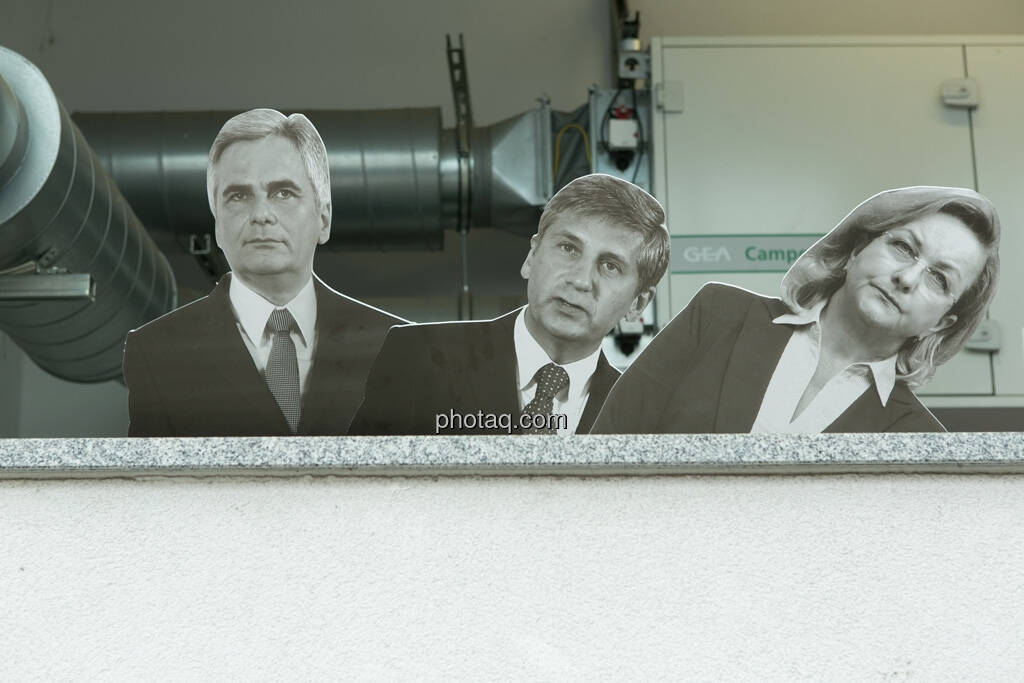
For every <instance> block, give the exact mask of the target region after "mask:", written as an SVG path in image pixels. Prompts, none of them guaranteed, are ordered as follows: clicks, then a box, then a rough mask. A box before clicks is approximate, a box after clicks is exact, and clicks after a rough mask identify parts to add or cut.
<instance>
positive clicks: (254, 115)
mask: <svg viewBox="0 0 1024 683" xmlns="http://www.w3.org/2000/svg"><path fill="white" fill-rule="evenodd" d="M270 135H280V136H281V137H283V138H286V139H288V140H291V141H292V143H294V145H295V148H296V149H297V150H298V152H299V157H301V159H302V165H303V166H305V167H306V173H307V174H308V175H309V180H310V182H311V183H312V184H313V196H314V198H315V199H316V203H317V208H318V209H323V208H325V207H329V206H330V205H331V171H330V165H329V164H328V161H327V148H326V147H325V146H324V141H323V140H322V139H320V134H319V133H318V132H317V131H316V128H315V127H314V126H313V124H312V123H311V122H310V120H309V119H307V118H306V117H305V116H303V115H302V114H292V115H291V116H285V115H284V114H282V113H281V112H279V111H277V110H276V109H250V110H249V111H247V112H244V113H242V114H238V115H237V116H234V117H232V118H230V119H228V121H227V123H225V124H224V126H223V127H222V128H221V129H220V132H219V133H217V137H216V138H215V139H214V141H213V145H212V146H211V147H210V156H209V160H208V162H207V164H206V197H207V199H208V200H209V202H210V211H212V212H213V214H214V215H217V211H216V198H215V197H214V192H215V188H214V178H213V167H214V165H215V164H216V163H217V162H218V161H219V160H220V157H221V155H223V154H224V150H225V149H227V148H228V147H229V146H230V145H232V144H234V143H236V142H241V141H242V140H262V139H263V138H265V137H268V136H270Z"/></svg>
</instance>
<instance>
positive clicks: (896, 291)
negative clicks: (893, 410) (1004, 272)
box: [833, 213, 986, 344]
mask: <svg viewBox="0 0 1024 683" xmlns="http://www.w3.org/2000/svg"><path fill="white" fill-rule="evenodd" d="M985 258H986V257H985V251H984V248H983V247H982V246H981V243H980V242H979V241H978V238H977V237H976V236H975V235H974V233H972V232H971V231H970V229H969V228H968V227H967V226H966V225H964V223H963V221H961V220H960V219H959V218H956V217H955V216H950V215H948V214H944V213H935V214H931V215H928V216H924V217H923V218H918V219H917V220H914V221H911V222H909V223H906V224H904V225H902V226H900V227H897V228H892V229H890V230H889V231H887V232H885V233H883V234H881V235H879V236H878V237H876V238H875V239H874V240H873V241H872V242H870V243H869V244H868V245H867V246H866V247H864V248H863V249H861V250H860V252H858V253H857V254H856V255H854V256H853V257H851V258H850V262H849V264H848V265H847V274H846V281H845V282H844V283H843V286H842V287H840V288H839V290H838V291H837V292H836V294H835V295H833V296H834V297H835V296H840V297H845V298H846V301H845V303H847V304H850V305H851V306H850V307H848V308H847V310H852V311H854V312H855V313H856V315H858V316H859V317H860V319H861V322H862V323H864V324H865V325H867V326H868V327H871V328H875V329H877V330H878V331H879V332H880V333H883V334H885V336H887V337H888V338H889V339H891V340H892V341H896V342H899V343H901V344H902V342H903V341H906V340H907V339H909V338H910V337H915V336H920V335H925V334H929V333H931V332H935V331H938V330H941V329H944V328H946V327H949V326H950V325H952V324H953V323H954V322H956V316H955V315H952V314H950V313H949V309H950V308H951V307H952V306H953V304H954V303H955V302H956V301H957V300H958V299H959V298H960V296H961V295H963V293H964V292H965V291H966V290H967V289H968V288H969V287H970V286H971V285H972V284H973V283H974V281H975V280H976V279H977V277H978V275H979V274H980V273H981V269H982V268H983V267H984V265H985Z"/></svg>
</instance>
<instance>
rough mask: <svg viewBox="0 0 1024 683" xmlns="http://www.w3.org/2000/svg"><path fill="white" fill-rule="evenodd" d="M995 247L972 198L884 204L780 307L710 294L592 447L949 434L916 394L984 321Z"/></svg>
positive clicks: (809, 256) (940, 196) (667, 340)
mask: <svg viewBox="0 0 1024 683" xmlns="http://www.w3.org/2000/svg"><path fill="white" fill-rule="evenodd" d="M998 246H999V219H998V216H997V214H996V211H995V208H994V207H993V206H992V204H991V203H990V202H989V201H988V200H987V199H986V198H985V197H983V196H981V195H980V194H978V193H976V192H974V191H972V190H966V189H958V188H946V187H908V188H901V189H895V190H888V191H886V192H882V193H880V194H877V195H875V196H873V197H871V198H870V199H868V200H866V201H864V202H863V203H861V204H860V205H859V206H857V208H855V209H854V210H853V211H852V212H850V214H849V215H848V216H846V218H844V219H843V220H842V221H841V222H840V223H839V225H837V226H836V227H835V228H834V229H833V230H832V231H831V232H829V233H828V234H827V235H825V236H824V237H822V238H821V239H820V240H819V241H818V242H816V243H815V244H814V245H812V246H811V248H810V249H808V250H807V251H806V252H805V253H804V254H803V255H802V256H801V257H800V258H799V259H797V261H796V262H795V263H794V264H793V266H792V268H790V270H789V272H788V273H786V276H785V278H784V279H783V282H782V298H781V299H778V298H769V297H764V296H760V295H757V294H754V293H752V292H749V291H746V290H744V289H740V288H737V287H732V286H730V285H725V284H719V283H710V284H707V285H705V286H704V287H703V288H702V289H701V290H700V291H699V292H697V294H696V295H695V296H694V297H693V299H692V300H691V301H690V303H689V304H688V305H687V306H686V308H685V309H683V310H682V311H680V313H679V314H678V315H677V316H676V317H675V318H674V319H673V320H672V321H671V322H670V323H669V324H668V326H666V327H665V329H663V330H662V331H661V332H660V333H659V334H658V335H657V336H656V337H655V338H654V340H652V341H651V343H650V344H649V345H648V346H647V347H646V348H645V349H644V350H643V352H642V353H641V354H640V356H639V357H638V358H637V359H636V361H635V362H634V363H633V364H632V365H631V366H630V367H629V369H628V370H627V371H626V372H625V373H624V374H623V375H622V377H620V378H619V380H618V381H617V382H616V384H615V386H614V387H613V389H612V391H611V392H610V393H609V396H608V399H607V400H606V402H605V404H604V406H603V408H602V410H601V413H600V415H599V416H598V418H597V420H596V422H595V425H594V428H593V430H592V433H622V434H636V433H679V432H689V433H695V432H806V433H816V432H823V431H827V432H883V431H944V430H943V427H942V425H941V424H940V423H939V422H938V421H937V420H936V419H935V418H934V416H932V414H931V413H930V412H928V410H927V409H926V408H925V407H924V406H923V405H921V403H920V402H919V401H918V400H917V398H916V397H915V396H914V394H913V393H912V392H911V389H912V388H915V387H918V386H920V385H922V384H924V383H925V382H927V381H928V379H929V378H931V376H932V374H933V373H934V372H935V368H936V367H937V366H939V365H941V364H942V363H944V362H946V361H947V360H949V359H950V358H952V357H953V356H954V355H955V354H956V353H957V352H958V351H959V350H960V349H961V348H963V346H964V344H965V343H966V341H967V339H968V338H969V337H970V336H971V333H972V332H973V331H974V329H975V327H977V325H978V323H979V322H980V321H981V319H982V318H983V317H984V315H985V311H986V310H987V308H988V305H989V302H990V301H991V299H992V295H993V294H994V292H995V285H996V279H997V276H998V271H999V255H998Z"/></svg>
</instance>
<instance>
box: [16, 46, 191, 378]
mask: <svg viewBox="0 0 1024 683" xmlns="http://www.w3.org/2000/svg"><path fill="white" fill-rule="evenodd" d="M0 80H2V81H3V82H4V83H5V85H4V87H2V88H0V91H2V92H3V93H4V95H3V98H2V99H3V101H4V102H6V104H5V105H3V107H0V114H2V115H3V116H4V118H3V120H0V131H2V132H0V141H4V142H0V155H3V156H2V158H0V272H4V271H8V273H11V272H22V271H26V270H28V271H50V270H56V271H66V272H69V273H89V274H91V275H92V278H93V281H94V283H95V296H94V298H93V299H92V300H88V299H86V300H76V301H33V302H25V301H22V302H12V301H0V329H2V330H3V331H4V332H6V333H7V334H8V335H9V336H10V337H11V338H12V339H13V340H14V341H15V342H16V343H17V344H18V345H19V346H20V347H21V348H22V349H24V350H25V352H26V353H27V354H28V355H29V357H31V358H32V360H34V361H35V362H36V363H37V364H38V365H39V366H40V367H42V368H43V369H45V370H47V371H48V372H50V373H52V374H54V375H56V376H58V377H62V378H65V379H69V380H73V381H77V382H98V381H104V380H110V379H115V378H119V377H120V376H121V361H122V355H123V347H124V338H125V335H126V334H127V332H128V330H130V329H132V328H134V327H138V326H139V325H141V324H143V323H145V322H147V321H149V320H153V319H154V318H157V317H159V316H160V315H162V314H164V313H166V312H168V311H170V310H173V309H174V307H175V305H176V289H175V281H174V275H173V273H172V272H171V269H170V267H169V265H168V263H167V260H166V259H165V258H164V256H163V254H162V253H160V251H159V249H157V247H156V245H155V244H154V243H153V241H152V239H151V238H150V237H149V235H148V234H147V233H146V230H145V228H143V226H142V224H141V223H140V222H139V220H138V219H137V218H136V217H135V214H134V213H133V212H132V210H131V208H130V207H129V206H128V203H127V202H126V201H125V200H124V198H123V197H122V196H121V194H120V193H119V192H118V190H117V187H116V186H115V185H114V183H113V182H112V181H111V180H110V178H109V177H108V175H107V174H106V172H105V171H104V169H103V167H102V165H101V164H100V163H99V161H98V160H97V159H96V157H95V156H94V155H93V153H92V151H91V150H90V149H89V146H88V144H87V143H86V142H85V139H84V138H83V137H82V134H81V132H80V131H79V130H78V128H77V126H75V124H74V123H72V121H71V119H70V118H69V117H68V114H67V112H66V111H65V110H64V107H63V106H62V105H61V104H60V102H59V101H58V99H57V97H56V95H55V94H54V93H53V90H52V89H51V88H50V85H49V83H47V81H46V79H45V77H44V76H43V74H42V73H41V72H40V71H39V69H37V68H36V67H35V66H34V65H33V64H32V63H31V62H29V61H28V60H26V59H24V58H23V57H21V56H20V55H18V54H17V53H15V52H12V51H10V50H7V49H5V48H3V47H0ZM12 110H13V111H15V112H21V113H18V114H17V115H12V114H11V113H10V112H11V111H12ZM22 114H23V115H22ZM8 141H13V143H11V142H8ZM19 141H22V142H19ZM14 277H17V278H22V277H24V278H46V277H48V276H47V275H35V274H26V275H10V274H8V276H7V278H8V282H10V281H11V280H10V278H14ZM19 282H24V281H19ZM0 294H2V291H0Z"/></svg>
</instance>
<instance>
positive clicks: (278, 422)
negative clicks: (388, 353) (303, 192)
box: [124, 275, 406, 436]
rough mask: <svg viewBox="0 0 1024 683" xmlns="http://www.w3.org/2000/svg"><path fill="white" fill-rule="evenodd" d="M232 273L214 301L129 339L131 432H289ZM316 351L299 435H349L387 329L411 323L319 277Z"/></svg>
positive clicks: (206, 300)
mask: <svg viewBox="0 0 1024 683" xmlns="http://www.w3.org/2000/svg"><path fill="white" fill-rule="evenodd" d="M229 281H230V275H228V276H225V277H224V278H223V279H221V281H220V283H218V285H217V287H216V288H215V289H214V290H213V292H211V293H210V295H209V296H207V297H204V298H202V299H199V300H198V301H195V302H193V303H191V304H188V305H187V306H183V307H181V308H179V309H177V310H175V311H172V312H171V313H168V314H167V315H165V316H163V317H161V318H158V319H157V320H154V321H153V322H151V323H149V324H147V325H144V326H142V327H140V328H139V329H137V330H133V331H132V332H129V333H128V339H127V341H126V342H125V351H124V377H125V383H126V384H127V385H128V411H129V414H130V416H131V423H130V425H129V428H128V433H129V435H130V436H254V435H289V434H291V432H290V431H289V429H288V423H287V422H286V421H285V419H284V415H283V414H282V413H281V409H280V408H279V407H278V405H277V402H276V401H275V400H274V396H273V394H271V393H270V389H269V388H268V387H267V383H266V381H265V380H264V378H263V376H262V375H261V374H260V372H259V371H258V370H257V369H256V366H255V364H254V363H253V361H252V356H251V355H249V351H248V349H246V347H245V343H244V342H243V341H242V337H241V335H240V334H239V332H238V328H237V327H236V321H235V316H234V313H233V312H232V310H231V301H230V299H229V298H228V283H229ZM313 282H314V287H315V289H316V316H317V318H316V353H315V355H314V357H313V363H312V365H311V366H310V369H309V375H308V376H307V378H306V387H305V392H304V394H303V397H302V415H301V418H300V422H299V429H298V434H305V435H308V434H316V435H331V434H344V433H345V432H346V430H347V429H348V424H349V422H350V421H351V419H352V415H353V414H354V413H355V411H356V408H357V407H358V406H359V401H360V400H361V399H362V396H363V384H364V383H365V381H366V375H367V374H368V373H369V371H370V366H371V365H372V363H373V359H374V358H375V357H376V355H377V351H378V350H379V349H380V345H381V343H382V342H383V341H384V336H385V335H386V334H387V331H388V329H389V328H390V327H391V326H392V325H395V324H398V323H404V322H406V321H405V320H403V319H401V318H397V317H395V316H393V315H389V314H387V313H384V312H382V311H379V310H377V309H375V308H372V307H370V306H367V305H366V304H363V303H361V302H359V301H356V300H355V299H350V298H348V297H347V296H344V295H342V294H339V293H338V292H335V291H334V290H333V289H331V288H330V287H328V286H327V285H325V284H323V283H322V282H321V281H320V279H319V278H317V277H316V276H314V278H313Z"/></svg>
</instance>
